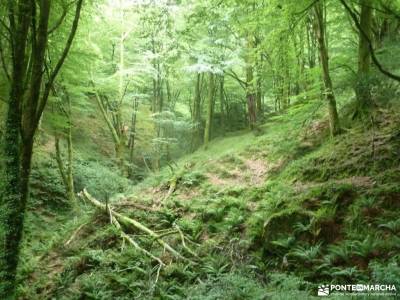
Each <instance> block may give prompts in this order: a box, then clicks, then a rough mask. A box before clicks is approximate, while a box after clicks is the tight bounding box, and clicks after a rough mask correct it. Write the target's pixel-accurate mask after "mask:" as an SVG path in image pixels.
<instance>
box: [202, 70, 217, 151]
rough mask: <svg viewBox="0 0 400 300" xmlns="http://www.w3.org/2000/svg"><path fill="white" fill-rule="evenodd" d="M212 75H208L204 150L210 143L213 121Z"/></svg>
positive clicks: (213, 84)
mask: <svg viewBox="0 0 400 300" xmlns="http://www.w3.org/2000/svg"><path fill="white" fill-rule="evenodd" d="M214 77H215V76H214V74H213V73H209V75H208V96H207V115H206V126H205V128H204V148H205V149H207V147H208V143H209V141H210V136H211V129H212V119H213V106H214V92H215V78H214Z"/></svg>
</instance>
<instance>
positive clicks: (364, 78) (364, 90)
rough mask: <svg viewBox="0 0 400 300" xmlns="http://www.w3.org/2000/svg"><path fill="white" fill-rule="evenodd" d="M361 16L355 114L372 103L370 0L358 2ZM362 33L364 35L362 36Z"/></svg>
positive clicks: (364, 109)
mask: <svg viewBox="0 0 400 300" xmlns="http://www.w3.org/2000/svg"><path fill="white" fill-rule="evenodd" d="M360 4H361V16H360V26H361V31H360V32H359V44H358V74H357V83H356V88H355V92H356V99H357V111H356V114H358V113H362V112H364V111H366V110H368V109H369V108H370V107H371V105H372V103H371V101H372V99H371V88H370V66H371V53H370V51H369V41H370V40H371V38H372V7H371V6H372V4H371V1H370V0H360ZM363 32H364V34H363Z"/></svg>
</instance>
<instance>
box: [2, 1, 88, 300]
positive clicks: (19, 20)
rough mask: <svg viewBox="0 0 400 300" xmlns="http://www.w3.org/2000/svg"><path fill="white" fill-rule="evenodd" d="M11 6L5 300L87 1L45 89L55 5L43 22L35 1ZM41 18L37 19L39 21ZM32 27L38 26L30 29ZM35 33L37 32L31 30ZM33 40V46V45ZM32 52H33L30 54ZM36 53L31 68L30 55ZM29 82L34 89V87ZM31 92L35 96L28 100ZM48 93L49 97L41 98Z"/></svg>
mask: <svg viewBox="0 0 400 300" xmlns="http://www.w3.org/2000/svg"><path fill="white" fill-rule="evenodd" d="M15 2H16V1H8V3H7V6H8V10H9V22H10V38H11V41H10V46H11V49H12V58H11V60H12V76H11V91H10V99H9V107H8V113H7V119H6V126H5V134H4V140H3V141H4V143H3V144H4V149H3V152H4V158H5V168H4V169H5V170H4V171H5V181H4V183H3V186H2V188H3V191H2V192H1V193H0V195H1V201H0V206H1V212H2V213H1V214H0V221H1V224H0V226H1V228H2V230H1V231H0V247H1V249H0V299H13V298H14V293H15V278H16V271H17V266H18V258H19V245H20V242H21V238H22V232H23V222H24V213H25V207H26V203H27V201H28V198H29V177H30V172H31V162H32V151H33V144H34V135H35V132H36V129H37V127H38V124H39V122H40V118H41V116H42V113H43V110H44V108H45V106H46V103H47V100H48V97H49V94H50V90H51V88H52V86H53V83H54V80H55V78H56V76H57V74H58V73H59V71H60V69H61V67H62V65H63V63H64V61H65V58H66V56H67V55H68V52H69V50H70V47H71V44H72V41H73V39H74V36H75V33H76V30H77V26H78V20H79V18H80V11H81V7H82V2H83V0H78V2H77V4H76V11H75V17H74V21H73V24H72V27H71V31H70V34H69V37H68V40H67V42H66V45H65V48H64V50H63V52H62V55H61V57H60V58H59V60H58V61H57V64H56V65H55V68H54V70H53V71H52V72H51V74H50V75H49V79H48V81H47V83H46V84H43V69H44V62H45V55H46V49H47V40H48V22H49V16H50V8H51V5H50V2H51V1H50V0H42V1H41V3H40V5H39V22H38V25H37V27H36V24H35V22H32V17H33V16H35V14H36V6H34V7H32V1H31V0H20V1H18V3H17V4H15ZM35 18H36V16H35ZM30 25H32V26H31V27H30ZM30 28H31V29H32V30H31V32H30V30H29V29H30ZM29 39H31V41H32V43H28V41H29ZM29 46H31V47H32V49H28V48H29ZM29 52H31V54H32V55H31V60H30V62H29V68H27V64H28V63H27V59H26V55H27V53H29ZM28 81H29V84H28ZM25 88H29V91H28V92H27V93H26V97H24V94H25V93H24V91H25ZM42 89H43V93H41V91H42Z"/></svg>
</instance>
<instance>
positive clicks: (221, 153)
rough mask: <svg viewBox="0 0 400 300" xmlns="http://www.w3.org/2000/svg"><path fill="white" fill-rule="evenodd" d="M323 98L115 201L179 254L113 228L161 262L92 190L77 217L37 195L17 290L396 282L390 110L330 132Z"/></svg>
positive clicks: (229, 295)
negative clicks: (98, 204) (41, 202)
mask: <svg viewBox="0 0 400 300" xmlns="http://www.w3.org/2000/svg"><path fill="white" fill-rule="evenodd" d="M318 105H319V103H318V101H307V102H302V103H298V104H297V105H294V106H292V107H291V108H289V109H288V110H287V111H286V112H285V113H283V114H275V115H274V114H272V115H269V116H268V117H267V120H266V121H265V124H264V125H262V126H261V127H260V130H259V131H258V132H257V134H254V133H252V132H248V131H242V132H237V133H232V134H229V136H226V137H224V138H218V139H216V140H215V141H213V142H212V143H211V144H210V145H209V147H208V149H207V150H204V149H199V150H197V151H196V152H194V153H193V154H191V155H188V156H185V157H183V158H181V159H180V160H179V161H177V163H176V164H174V165H171V166H170V167H165V168H164V169H163V170H162V171H161V172H160V173H157V174H154V175H150V176H148V177H147V178H146V179H145V181H143V182H141V183H139V184H137V185H135V186H132V187H131V188H130V190H129V191H126V192H125V193H124V194H116V195H114V196H112V197H110V199H109V205H110V207H112V209H113V210H115V211H117V212H119V213H121V214H123V215H125V216H129V217H131V218H133V219H135V220H137V221H139V222H141V223H142V224H144V225H146V226H147V227H148V228H150V229H151V230H153V231H154V232H156V233H157V234H159V235H160V236H161V237H162V238H163V240H165V241H166V242H167V243H168V244H169V245H171V246H172V247H173V248H174V249H176V250H177V251H178V252H179V253H180V254H182V255H183V256H184V257H185V258H186V259H182V258H177V257H174V255H173V253H171V252H170V251H168V250H166V249H165V247H163V246H159V245H158V244H157V241H156V239H155V238H152V237H149V236H148V235H146V234H143V232H141V231H140V230H138V229H137V228H134V227H132V226H131V225H129V224H121V226H122V229H123V231H124V232H125V233H126V234H127V235H128V237H131V238H133V240H134V241H136V242H137V243H138V244H139V245H140V247H142V249H146V250H147V251H149V252H150V253H151V255H153V256H154V257H155V258H158V259H160V260H162V262H163V263H165V266H163V267H160V265H159V262H158V261H157V260H156V259H155V258H154V257H153V258H152V257H150V255H146V254H144V253H143V252H142V251H141V250H139V248H135V247H134V246H132V245H131V244H129V243H128V242H127V240H126V239H124V238H122V237H121V231H120V230H119V229H118V228H117V227H116V226H115V224H114V225H113V224H110V216H109V212H108V211H107V210H103V209H95V208H94V207H93V206H92V205H91V203H90V202H88V201H87V200H86V201H85V202H82V204H83V206H82V207H83V212H82V215H80V216H79V217H78V218H77V217H75V216H73V215H72V214H71V212H70V211H69V210H65V212H64V213H62V214H60V211H59V206H57V213H56V211H55V209H54V208H52V207H50V206H41V209H40V210H39V209H38V208H37V207H36V205H32V207H31V209H30V212H29V218H28V219H29V228H30V231H29V232H27V238H26V242H25V245H24V255H23V257H25V259H24V262H23V267H22V269H23V272H21V277H20V280H24V282H25V284H23V285H22V286H21V288H20V294H21V299H54V298H55V299H289V298H290V299H306V298H307V299H308V298H311V297H312V296H315V295H316V290H317V285H318V284H316V282H320V283H321V282H324V283H337V284H342V283H346V284H350V283H362V282H379V283H387V284H400V282H399V278H400V267H399V265H398V263H399V259H400V257H399V255H398V253H400V252H399V250H400V249H399V247H400V240H399V237H398V234H399V230H400V223H399V221H398V218H397V216H398V215H399V213H400V202H399V200H400V190H399V185H398V182H399V180H400V172H399V167H400V159H399V157H400V155H399V154H400V153H399V151H400V124H399V119H398V117H397V116H398V113H395V112H393V110H392V112H389V111H385V110H381V111H379V112H377V113H376V115H375V117H374V124H373V126H370V127H369V128H365V126H362V124H361V123H359V124H354V123H353V126H351V127H348V128H346V130H345V131H344V132H343V133H342V134H341V135H339V136H337V137H335V138H329V135H328V132H327V131H328V128H327V122H326V116H325V115H324V114H323V113H321V112H316V108H317V107H318ZM345 109H346V108H345V107H344V110H345ZM394 111H395V110H394ZM289 121H290V122H289ZM108 176H110V177H112V179H110V178H104V180H105V181H109V180H112V181H115V182H116V181H118V179H117V178H118V176H119V175H117V173H112V174H111V173H110V174H109V175H108ZM99 184H100V185H101V182H99ZM88 192H89V193H90V194H92V195H99V196H96V197H101V196H100V195H101V193H98V192H96V190H95V187H92V188H89V189H88ZM98 200H99V201H102V202H103V203H105V200H106V199H104V198H98ZM182 239H183V240H182ZM358 298H360V297H358ZM341 299H343V298H341Z"/></svg>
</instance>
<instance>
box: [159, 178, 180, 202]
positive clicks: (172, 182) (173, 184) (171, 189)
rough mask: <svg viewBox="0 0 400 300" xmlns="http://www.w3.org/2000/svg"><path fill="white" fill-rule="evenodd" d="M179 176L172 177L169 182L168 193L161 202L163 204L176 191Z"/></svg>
mask: <svg viewBox="0 0 400 300" xmlns="http://www.w3.org/2000/svg"><path fill="white" fill-rule="evenodd" d="M179 177H180V176H177V175H175V176H174V177H172V179H171V180H170V181H169V189H168V193H167V194H166V195H165V197H164V199H163V202H165V201H166V200H167V199H168V198H169V197H170V196H171V195H172V194H173V193H174V192H175V190H176V185H177V183H178V180H179Z"/></svg>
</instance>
